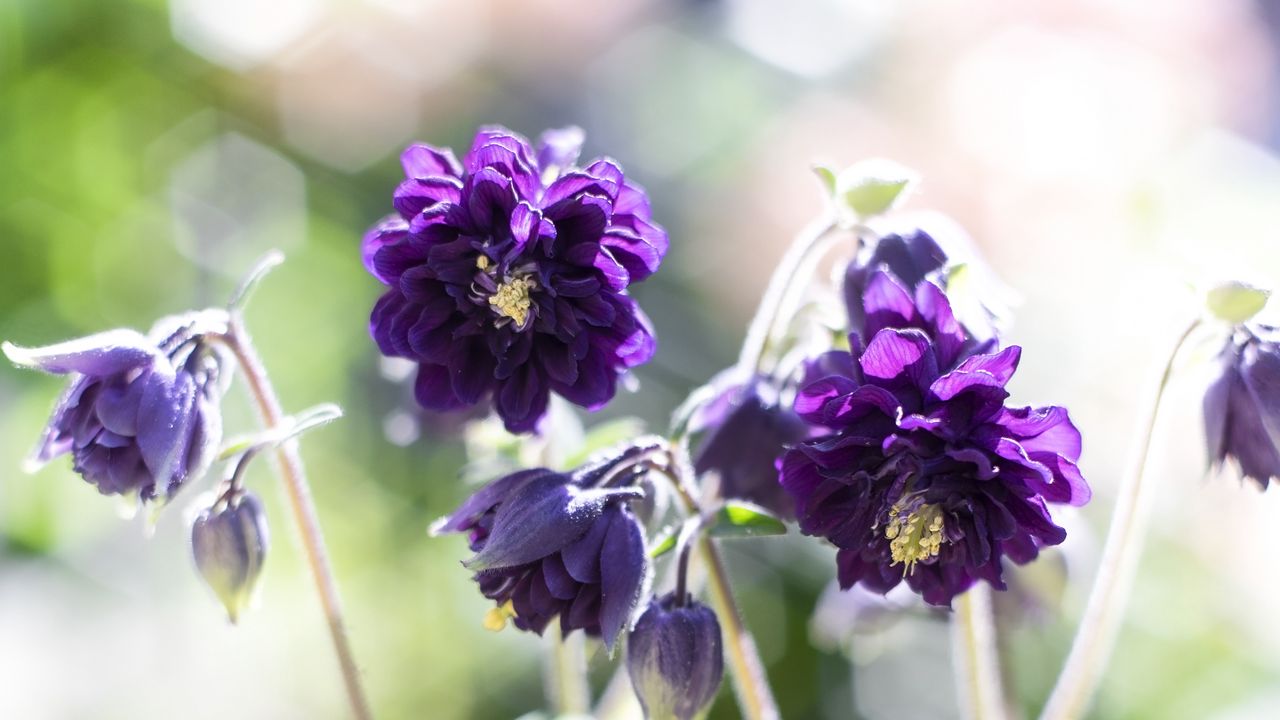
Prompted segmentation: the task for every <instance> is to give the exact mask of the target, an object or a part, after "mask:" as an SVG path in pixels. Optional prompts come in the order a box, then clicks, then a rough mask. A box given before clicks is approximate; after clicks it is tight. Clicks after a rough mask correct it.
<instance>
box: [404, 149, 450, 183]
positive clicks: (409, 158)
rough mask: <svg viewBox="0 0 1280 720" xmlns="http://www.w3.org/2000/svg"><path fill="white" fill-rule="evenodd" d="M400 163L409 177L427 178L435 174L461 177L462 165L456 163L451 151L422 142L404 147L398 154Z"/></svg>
mask: <svg viewBox="0 0 1280 720" xmlns="http://www.w3.org/2000/svg"><path fill="white" fill-rule="evenodd" d="M400 165H401V166H403V167H404V174H405V176H406V177H409V178H418V179H421V178H428V177H432V176H435V175H446V176H450V177H461V175H462V166H461V165H459V164H458V160H457V158H455V157H454V156H453V151H452V150H450V149H448V148H436V147H432V146H430V145H425V144H423V143H415V144H413V145H410V146H409V147H407V148H405V150H404V152H403V153H401V154H400Z"/></svg>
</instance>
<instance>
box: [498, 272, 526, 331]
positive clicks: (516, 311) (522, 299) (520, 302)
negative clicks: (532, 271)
mask: <svg viewBox="0 0 1280 720" xmlns="http://www.w3.org/2000/svg"><path fill="white" fill-rule="evenodd" d="M537 285H538V284H537V282H536V281H535V280H534V279H533V278H530V277H514V278H508V279H507V280H506V281H505V282H503V283H501V284H499V285H498V290H497V292H495V293H494V294H492V295H490V296H489V305H490V306H491V307H492V308H493V309H494V311H495V312H497V313H498V314H499V315H501V316H503V317H508V318H511V319H512V320H514V321H515V323H516V326H518V327H524V324H525V322H526V321H528V319H529V310H530V309H531V308H532V307H533V301H532V300H530V299H529V291H530V290H533V289H534V288H535V287H537Z"/></svg>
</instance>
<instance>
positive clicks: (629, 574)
mask: <svg viewBox="0 0 1280 720" xmlns="http://www.w3.org/2000/svg"><path fill="white" fill-rule="evenodd" d="M600 522H608V524H609V532H608V533H607V534H606V535H605V538H604V545H603V546H602V548H601V551H600V635H601V637H603V638H604V644H605V647H606V648H607V649H608V650H609V651H610V652H612V650H613V643H614V642H615V641H616V640H617V638H618V634H619V633H620V632H621V631H622V630H623V629H624V628H625V627H627V626H629V625H630V623H631V614H632V613H633V612H634V611H635V609H636V605H637V604H638V603H639V602H640V595H641V594H642V593H643V592H644V585H645V575H646V573H647V571H648V567H649V566H648V562H647V560H648V558H647V556H646V554H645V546H644V533H643V532H642V531H641V530H640V525H639V523H637V522H636V520H635V518H634V517H632V515H631V512H630V511H629V510H627V509H626V508H624V507H622V506H621V505H616V504H615V505H612V506H610V507H609V508H608V509H607V510H606V511H605V513H604V516H603V517H602V518H601V519H600Z"/></svg>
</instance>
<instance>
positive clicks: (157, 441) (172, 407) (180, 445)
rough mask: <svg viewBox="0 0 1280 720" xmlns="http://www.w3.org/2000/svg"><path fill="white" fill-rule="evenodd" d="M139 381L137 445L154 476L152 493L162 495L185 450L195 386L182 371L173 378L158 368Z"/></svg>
mask: <svg viewBox="0 0 1280 720" xmlns="http://www.w3.org/2000/svg"><path fill="white" fill-rule="evenodd" d="M140 382H144V383H145V387H144V388H143V391H142V398H141V402H140V405H139V408H138V448H139V449H140V450H141V451H142V458H143V460H144V461H145V462H146V464H147V469H148V470H150V471H151V475H152V476H153V477H154V478H155V479H156V488H155V494H156V495H157V496H161V495H163V494H165V493H167V492H168V490H169V485H170V483H171V482H172V481H173V480H174V475H175V473H177V472H178V470H179V469H180V467H181V462H182V459H183V458H184V457H185V454H186V451H187V443H188V442H189V440H190V436H189V433H190V427H191V422H192V409H193V407H194V405H195V399H196V385H195V381H194V380H192V378H191V376H190V375H188V374H187V373H185V372H179V373H178V374H177V376H176V377H175V376H170V375H165V374H164V373H162V372H159V371H158V370H157V371H154V372H152V373H150V374H148V375H147V376H146V378H145V379H140ZM178 479H181V478H178Z"/></svg>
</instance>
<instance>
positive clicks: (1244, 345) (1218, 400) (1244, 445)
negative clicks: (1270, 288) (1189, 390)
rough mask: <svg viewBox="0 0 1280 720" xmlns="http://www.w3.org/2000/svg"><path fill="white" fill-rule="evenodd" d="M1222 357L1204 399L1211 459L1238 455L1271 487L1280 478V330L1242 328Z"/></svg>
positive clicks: (1244, 468)
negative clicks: (1274, 479) (1274, 480)
mask: <svg viewBox="0 0 1280 720" xmlns="http://www.w3.org/2000/svg"><path fill="white" fill-rule="evenodd" d="M1219 362H1220V372H1219V374H1218V376H1217V377H1216V378H1215V379H1214V381H1213V382H1212V384H1211V385H1210V386H1209V390H1208V392H1207V393H1205V398H1204V426H1205V439H1206V441H1207V443H1208V447H1209V458H1210V460H1211V461H1212V462H1213V463H1214V464H1215V465H1217V466H1218V467H1221V466H1222V464H1223V463H1225V462H1226V460H1227V458H1233V459H1234V460H1235V461H1236V463H1237V464H1238V465H1239V466H1240V472H1241V474H1242V475H1244V476H1245V477H1251V478H1253V479H1254V480H1256V481H1257V482H1258V484H1259V485H1261V486H1262V489H1264V490H1265V489H1266V488H1267V486H1268V484H1269V483H1270V481H1271V478H1273V477H1280V445H1278V444H1277V443H1278V442H1280V434H1278V433H1280V329H1277V328H1274V327H1270V326H1265V325H1258V324H1254V323H1250V324H1247V325H1240V326H1238V327H1236V328H1235V329H1234V330H1233V332H1232V335H1231V337H1230V338H1228V340H1227V343H1226V346H1225V347H1223V349H1222V352H1221V354H1220V355H1219Z"/></svg>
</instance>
